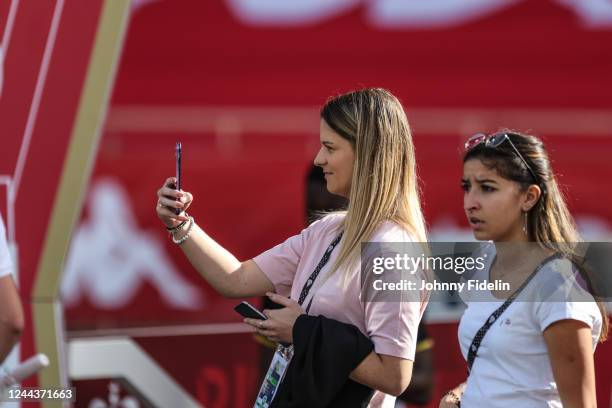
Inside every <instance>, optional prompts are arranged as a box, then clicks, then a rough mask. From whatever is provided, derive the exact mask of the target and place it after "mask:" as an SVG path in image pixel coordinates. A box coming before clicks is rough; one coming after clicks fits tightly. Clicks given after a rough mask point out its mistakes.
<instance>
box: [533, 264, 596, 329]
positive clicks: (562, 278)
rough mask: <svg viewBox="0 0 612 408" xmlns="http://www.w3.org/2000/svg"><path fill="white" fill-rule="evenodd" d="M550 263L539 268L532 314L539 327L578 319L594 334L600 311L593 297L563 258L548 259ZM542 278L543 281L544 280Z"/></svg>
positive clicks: (543, 327) (544, 327)
mask: <svg viewBox="0 0 612 408" xmlns="http://www.w3.org/2000/svg"><path fill="white" fill-rule="evenodd" d="M551 264H552V265H551V267H550V268H546V269H544V268H543V269H542V271H541V272H540V273H541V276H536V278H538V280H539V281H540V285H537V286H539V287H538V289H539V297H536V298H534V299H531V300H532V301H536V303H537V304H536V307H535V318H536V321H537V324H538V325H539V329H540V331H542V332H543V331H544V330H546V328H548V326H550V325H551V324H553V323H555V322H558V321H560V320H567V319H570V320H578V321H581V322H583V323H585V324H586V325H587V326H589V327H590V328H591V330H592V331H593V333H594V334H596V335H598V333H599V330H600V329H601V312H600V311H599V308H598V307H597V303H596V302H595V300H594V299H593V297H592V296H591V295H590V294H589V293H588V292H587V291H585V290H584V288H582V285H581V284H580V282H579V281H578V280H577V279H576V276H577V275H576V271H575V270H574V269H573V268H572V265H571V263H569V261H567V260H559V261H556V262H551ZM544 282H545V283H544Z"/></svg>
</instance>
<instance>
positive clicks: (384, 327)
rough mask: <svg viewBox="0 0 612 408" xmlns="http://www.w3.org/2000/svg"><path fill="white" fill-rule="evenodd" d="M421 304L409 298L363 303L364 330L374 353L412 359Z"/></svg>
mask: <svg viewBox="0 0 612 408" xmlns="http://www.w3.org/2000/svg"><path fill="white" fill-rule="evenodd" d="M421 306H422V304H421V302H410V301H408V302H402V301H400V302H397V301H393V302H390V301H387V302H384V301H383V302H367V303H366V305H365V320H366V330H367V333H368V337H370V340H372V343H374V350H375V351H376V353H377V354H386V355H389V356H394V357H400V358H404V359H407V360H413V361H414V354H415V352H416V345H417V342H418V340H417V334H418V327H419V322H420V320H421V316H422V309H423V308H422V307H421Z"/></svg>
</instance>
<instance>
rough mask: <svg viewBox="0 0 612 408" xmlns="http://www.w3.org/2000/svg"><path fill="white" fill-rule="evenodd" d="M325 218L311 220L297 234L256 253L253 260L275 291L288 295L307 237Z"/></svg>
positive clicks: (314, 232)
mask: <svg viewBox="0 0 612 408" xmlns="http://www.w3.org/2000/svg"><path fill="white" fill-rule="evenodd" d="M325 222H326V219H325V218H324V219H322V220H319V221H315V222H313V223H312V224H311V225H310V226H308V228H305V229H303V230H302V232H300V233H299V234H298V235H294V236H292V237H290V238H288V239H287V240H286V241H285V242H283V243H281V244H278V245H276V246H275V247H273V248H270V249H268V250H267V251H265V252H263V253H261V254H259V255H257V256H256V257H255V258H253V261H254V262H255V263H256V264H257V266H258V267H259V268H260V269H261V270H262V271H263V273H264V274H265V275H266V276H267V277H268V279H270V281H271V282H272V284H273V285H274V288H275V289H276V293H278V294H280V295H283V296H289V295H290V294H291V286H292V284H293V279H294V278H295V273H296V271H297V268H298V265H299V263H300V260H301V258H302V255H303V253H304V249H305V247H306V243H307V242H308V239H309V238H310V237H311V236H313V234H316V231H317V230H319V229H320V228H321V226H322V224H324V223H325Z"/></svg>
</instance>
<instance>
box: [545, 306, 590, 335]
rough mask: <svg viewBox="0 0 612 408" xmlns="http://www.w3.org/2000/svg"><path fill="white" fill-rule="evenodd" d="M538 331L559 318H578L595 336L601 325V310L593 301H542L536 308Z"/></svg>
mask: <svg viewBox="0 0 612 408" xmlns="http://www.w3.org/2000/svg"><path fill="white" fill-rule="evenodd" d="M536 318H537V320H538V323H539V326H540V331H542V332H543V331H544V330H546V329H547V328H548V326H550V325H551V324H553V323H555V322H558V321H560V320H567V319H570V320H578V321H581V322H583V323H585V324H586V325H587V326H589V327H590V328H591V331H593V333H594V334H595V335H597V337H598V336H599V330H600V326H601V312H600V311H599V308H598V307H597V304H596V303H595V302H594V301H593V302H542V303H540V304H539V305H538V307H537V308H536Z"/></svg>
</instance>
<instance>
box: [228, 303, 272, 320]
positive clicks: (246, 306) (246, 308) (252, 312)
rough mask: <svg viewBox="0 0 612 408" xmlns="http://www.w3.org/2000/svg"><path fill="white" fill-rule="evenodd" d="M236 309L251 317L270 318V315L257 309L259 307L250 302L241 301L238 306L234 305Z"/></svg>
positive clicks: (244, 315)
mask: <svg viewBox="0 0 612 408" xmlns="http://www.w3.org/2000/svg"><path fill="white" fill-rule="evenodd" d="M234 310H235V311H237V312H238V313H240V314H241V315H242V316H243V317H248V318H249V319H258V320H268V317H267V316H266V315H265V314H263V313H262V312H260V311H259V310H257V308H256V307H255V306H253V305H252V304H250V303H249V302H245V301H242V302H240V303H239V304H238V305H236V307H234Z"/></svg>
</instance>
